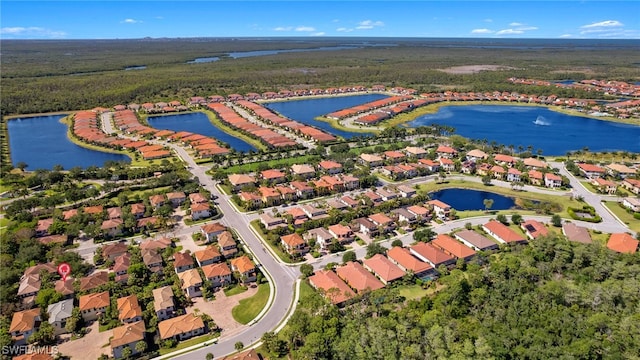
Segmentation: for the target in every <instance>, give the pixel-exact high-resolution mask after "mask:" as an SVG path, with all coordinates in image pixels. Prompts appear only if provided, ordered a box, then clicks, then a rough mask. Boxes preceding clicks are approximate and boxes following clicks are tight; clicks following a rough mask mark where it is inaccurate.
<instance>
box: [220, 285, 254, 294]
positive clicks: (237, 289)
mask: <svg viewBox="0 0 640 360" xmlns="http://www.w3.org/2000/svg"><path fill="white" fill-rule="evenodd" d="M247 290H248V289H247V287H246V286H240V285H236V286H234V287H232V288H229V289H224V294H225V295H227V296H233V295H238V294H242V293H243V292H245V291H247Z"/></svg>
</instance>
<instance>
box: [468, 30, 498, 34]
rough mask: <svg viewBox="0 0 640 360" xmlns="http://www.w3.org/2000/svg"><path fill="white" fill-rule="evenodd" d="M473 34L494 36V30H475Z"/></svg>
mask: <svg viewBox="0 0 640 360" xmlns="http://www.w3.org/2000/svg"><path fill="white" fill-rule="evenodd" d="M471 33H472V34H493V30H489V29H473V30H471Z"/></svg>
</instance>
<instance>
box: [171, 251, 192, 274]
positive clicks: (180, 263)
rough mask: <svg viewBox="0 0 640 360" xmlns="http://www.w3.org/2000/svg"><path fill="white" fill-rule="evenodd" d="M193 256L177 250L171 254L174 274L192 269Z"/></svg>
mask: <svg viewBox="0 0 640 360" xmlns="http://www.w3.org/2000/svg"><path fill="white" fill-rule="evenodd" d="M193 266H194V265H193V258H192V257H191V254H189V253H188V252H177V253H175V254H173V268H174V270H175V271H176V274H179V273H181V272H184V271H187V270H190V269H193Z"/></svg>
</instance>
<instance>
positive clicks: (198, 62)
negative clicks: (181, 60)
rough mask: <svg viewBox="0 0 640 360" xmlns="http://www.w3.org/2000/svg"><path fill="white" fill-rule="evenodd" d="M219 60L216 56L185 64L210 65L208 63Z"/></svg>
mask: <svg viewBox="0 0 640 360" xmlns="http://www.w3.org/2000/svg"><path fill="white" fill-rule="evenodd" d="M218 60H220V58H219V57H218V56H212V57H202V58H196V59H194V60H191V61H187V64H204V63H210V62H215V61H218Z"/></svg>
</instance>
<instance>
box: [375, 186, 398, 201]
mask: <svg viewBox="0 0 640 360" xmlns="http://www.w3.org/2000/svg"><path fill="white" fill-rule="evenodd" d="M376 194H378V195H380V198H381V199H382V201H390V200H393V199H397V198H398V194H396V193H395V192H393V191H389V190H385V189H384V188H380V189H378V190H377V191H376Z"/></svg>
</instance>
